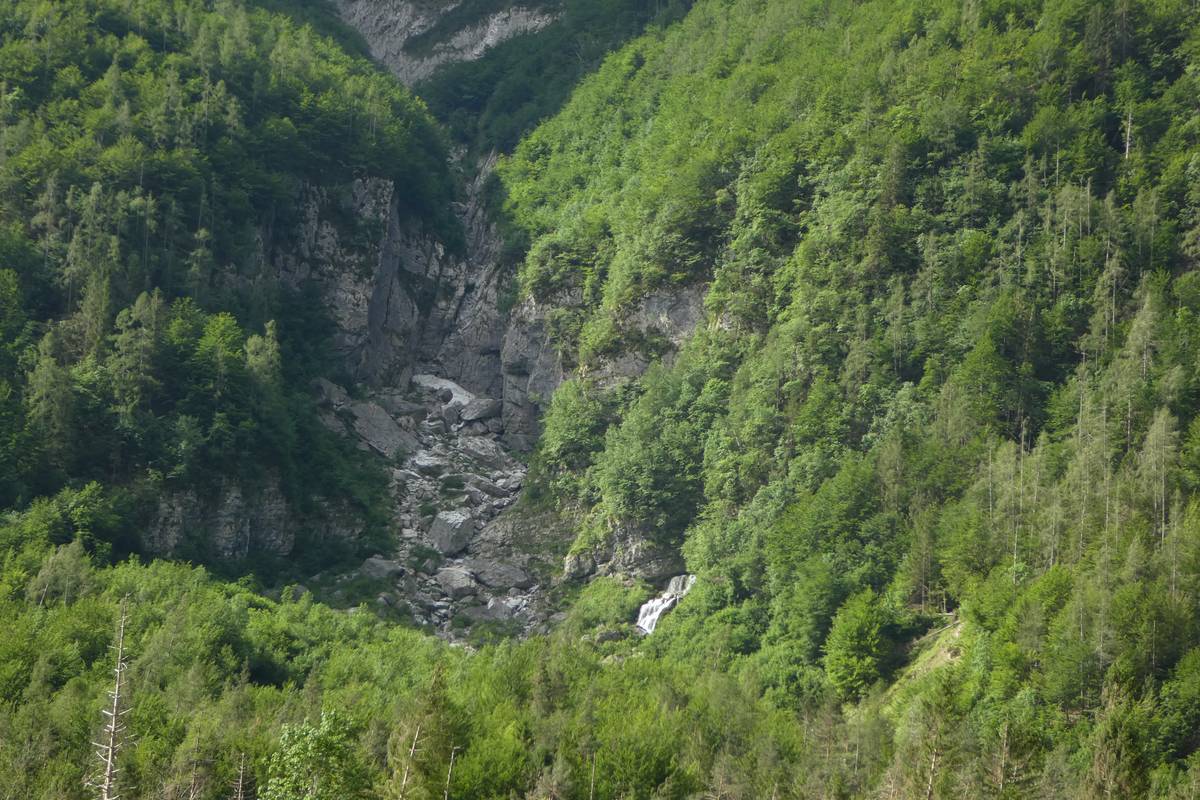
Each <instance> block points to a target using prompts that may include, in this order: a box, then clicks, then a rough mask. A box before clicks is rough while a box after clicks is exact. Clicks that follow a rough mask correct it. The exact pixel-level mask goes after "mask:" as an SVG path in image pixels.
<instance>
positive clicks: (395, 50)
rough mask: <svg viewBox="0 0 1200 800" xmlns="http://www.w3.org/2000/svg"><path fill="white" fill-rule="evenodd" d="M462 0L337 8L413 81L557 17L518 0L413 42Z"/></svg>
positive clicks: (346, 1)
mask: <svg viewBox="0 0 1200 800" xmlns="http://www.w3.org/2000/svg"><path fill="white" fill-rule="evenodd" d="M459 5H460V4H459V3H458V2H435V1H434V0H423V1H422V0H337V8H338V11H339V13H341V15H342V17H343V18H344V19H345V20H346V21H347V22H348V23H350V25H352V26H353V27H354V28H356V29H357V30H358V31H359V33H361V34H362V36H363V38H364V39H365V40H366V41H367V45H368V46H369V47H370V48H371V54H372V55H373V56H374V57H375V58H376V59H377V60H378V61H380V62H381V63H383V64H385V65H387V67H388V68H389V69H391V71H392V72H393V73H395V75H396V77H398V78H399V79H400V80H401V81H403V82H404V83H406V84H408V85H410V86H411V85H412V84H413V83H416V82H417V81H419V80H422V79H423V78H428V77H429V76H430V75H432V74H433V72H434V71H435V70H436V69H437V68H438V67H440V66H442V65H443V64H448V63H454V62H461V61H474V60H475V59H477V58H479V57H480V56H482V55H483V54H484V53H486V52H487V51H488V50H490V49H491V48H493V47H495V46H496V45H498V44H500V43H501V42H503V41H506V40H508V39H511V38H512V37H514V36H518V35H520V34H522V33H532V32H535V31H539V30H541V29H542V28H545V27H546V26H547V25H549V24H550V23H551V22H553V21H554V20H555V15H554V14H552V13H549V12H547V11H545V10H541V9H538V8H533V7H530V6H527V5H521V4H514V5H512V6H511V7H509V8H503V9H499V10H497V11H496V12H494V13H492V14H488V15H487V16H485V17H483V18H482V19H479V20H477V21H475V22H472V23H470V24H467V25H466V26H464V27H461V28H459V29H458V30H455V31H450V32H448V35H447V37H446V38H444V39H443V40H441V41H436V42H433V43H429V44H424V45H422V46H420V47H417V46H414V44H415V43H414V41H413V40H414V38H415V37H418V36H421V35H422V34H425V33H427V32H428V31H429V30H430V29H431V28H433V27H434V25H436V24H437V23H438V22H439V21H440V20H442V19H443V18H444V17H445V16H446V15H447V14H448V13H450V12H451V11H453V10H454V9H455V8H457V7H458V6H459Z"/></svg>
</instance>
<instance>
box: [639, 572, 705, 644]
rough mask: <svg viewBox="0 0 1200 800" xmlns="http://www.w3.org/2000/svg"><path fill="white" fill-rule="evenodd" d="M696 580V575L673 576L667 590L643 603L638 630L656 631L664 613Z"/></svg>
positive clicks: (644, 631)
mask: <svg viewBox="0 0 1200 800" xmlns="http://www.w3.org/2000/svg"><path fill="white" fill-rule="evenodd" d="M695 582H696V576H695V575H676V576H675V577H674V578H671V582H670V583H668V584H667V590H666V591H665V592H663V593H662V594H660V595H659V596H658V597H655V598H652V599H650V600H647V601H646V602H645V603H643V604H642V607H641V609H640V610H639V611H638V620H637V626H638V630H640V631H642V632H643V633H647V634H650V633H654V629H655V627H657V626H658V620H659V619H660V618H661V617H662V615H663V614H665V613H667V612H668V611H670V610H671V609H672V608H674V607H675V604H676V603H678V602H679V598H681V597H683V596H684V595H685V594H687V593H688V591H689V590H690V589H691V588H692V584H694V583H695Z"/></svg>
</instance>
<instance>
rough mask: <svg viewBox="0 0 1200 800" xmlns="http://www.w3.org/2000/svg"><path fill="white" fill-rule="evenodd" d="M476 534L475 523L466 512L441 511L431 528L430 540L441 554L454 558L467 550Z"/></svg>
mask: <svg viewBox="0 0 1200 800" xmlns="http://www.w3.org/2000/svg"><path fill="white" fill-rule="evenodd" d="M474 533H475V521H474V520H472V519H471V517H470V515H469V514H467V513H466V512H464V511H461V510H453V511H439V512H438V514H437V516H436V517H434V518H433V525H432V526H430V528H429V539H430V541H432V542H433V546H434V547H435V548H436V549H437V551H438V552H439V553H441V554H442V555H444V556H452V555H454V554H456V553H461V552H462V551H463V550H464V549H466V547H467V545H468V544H470V543H471V536H472V535H473V534H474Z"/></svg>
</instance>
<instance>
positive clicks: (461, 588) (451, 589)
mask: <svg viewBox="0 0 1200 800" xmlns="http://www.w3.org/2000/svg"><path fill="white" fill-rule="evenodd" d="M434 580H436V581H437V582H438V586H440V587H442V591H443V592H445V593H446V594H448V595H449V596H450V597H453V598H454V599H455V600H458V599H460V598H463V597H468V596H470V595H473V594H475V593H476V592H477V591H478V586H476V584H475V579H474V578H472V577H471V573H470V572H468V571H467V570H465V569H463V568H462V567H446V568H445V569H440V570H438V574H437V577H436V578H434Z"/></svg>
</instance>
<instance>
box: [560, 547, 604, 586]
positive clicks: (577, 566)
mask: <svg viewBox="0 0 1200 800" xmlns="http://www.w3.org/2000/svg"><path fill="white" fill-rule="evenodd" d="M595 571H596V559H594V558H592V554H591V553H571V554H569V555H568V556H567V557H566V559H565V560H564V561H563V577H565V578H566V579H567V580H579V579H580V578H586V577H587V576H588V575H591V574H592V573H593V572H595Z"/></svg>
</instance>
